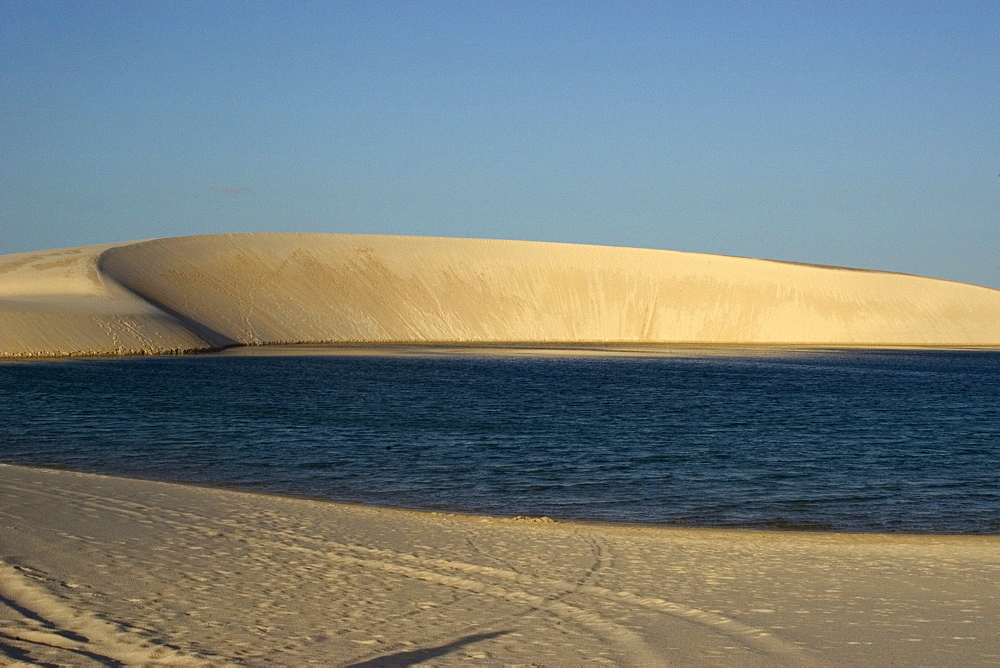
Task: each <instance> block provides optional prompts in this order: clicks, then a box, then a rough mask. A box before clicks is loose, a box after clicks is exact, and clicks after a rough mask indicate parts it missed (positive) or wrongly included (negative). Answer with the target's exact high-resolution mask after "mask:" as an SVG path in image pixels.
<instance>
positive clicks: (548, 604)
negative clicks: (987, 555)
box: [7, 485, 812, 665]
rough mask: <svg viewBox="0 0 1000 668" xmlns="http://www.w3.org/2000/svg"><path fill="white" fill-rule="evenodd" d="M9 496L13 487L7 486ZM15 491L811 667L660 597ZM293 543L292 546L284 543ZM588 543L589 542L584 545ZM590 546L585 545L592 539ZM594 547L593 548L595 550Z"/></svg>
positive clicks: (604, 632) (96, 498)
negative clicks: (679, 624)
mask: <svg viewBox="0 0 1000 668" xmlns="http://www.w3.org/2000/svg"><path fill="white" fill-rule="evenodd" d="M7 489H11V490H14V489H15V486H7ZM20 491H24V492H28V493H34V494H43V495H46V496H63V497H66V498H68V499H69V498H71V499H74V503H76V504H77V505H78V506H81V505H82V506H85V507H89V508H91V509H93V510H99V511H106V512H113V513H116V514H119V515H122V516H126V517H130V518H135V519H138V520H142V521H143V522H147V523H148V522H150V521H157V522H161V523H163V524H166V525H167V526H170V527H171V528H173V529H175V530H178V531H181V532H187V533H196V534H209V535H214V536H217V535H219V534H220V533H222V532H225V533H228V534H230V535H231V538H233V539H249V540H250V541H251V542H252V543H253V544H254V545H255V546H256V547H258V548H266V549H269V550H275V551H286V552H299V553H304V554H309V555H311V556H313V557H314V558H319V559H323V560H326V561H329V562H332V563H338V564H343V565H349V566H355V567H358V568H362V569H375V570H380V571H383V572H389V573H393V574H396V575H399V576H402V577H407V578H413V579H417V580H422V581H425V582H430V583H433V584H437V585H441V586H446V587H449V588H452V589H455V590H459V591H463V592H467V593H471V594H475V595H484V596H491V597H495V598H500V599H504V600H507V601H510V602H514V603H518V604H522V605H525V606H527V607H529V608H534V609H539V610H543V611H546V612H548V613H549V614H553V615H556V616H558V617H560V618H562V619H564V620H565V621H567V622H571V623H575V624H578V625H581V626H584V627H586V628H588V629H590V630H591V631H592V632H594V633H595V634H597V635H598V636H599V637H602V638H605V639H606V640H607V641H608V642H609V644H611V645H612V646H614V647H616V650H617V652H618V653H619V654H620V655H622V656H623V657H628V658H629V659H630V661H632V662H636V663H640V664H647V665H660V664H665V663H669V657H664V656H660V655H658V654H657V653H656V652H655V651H654V650H653V649H652V648H651V647H650V646H649V645H648V643H647V642H646V641H645V639H644V638H643V637H642V636H641V635H640V634H638V633H636V632H635V631H632V630H631V629H629V628H626V627H625V626H622V625H621V624H617V623H615V622H614V621H612V620H610V619H608V618H607V617H605V616H602V615H601V614H600V613H599V612H598V611H597V610H596V609H595V608H596V607H597V606H589V605H574V604H571V603H569V602H566V601H565V600H564V599H565V597H566V596H568V595H573V596H576V597H577V598H580V597H583V598H585V599H586V598H590V599H592V600H594V602H595V603H597V602H598V601H608V602H613V603H615V604H619V605H626V606H630V607H633V608H638V609H642V610H648V611H654V612H656V613H659V614H663V615H665V616H667V617H670V618H673V619H677V620H681V621H683V622H687V623H690V624H693V625H696V626H698V627H701V628H703V629H707V630H710V631H713V632H715V633H718V634H720V635H723V636H726V637H728V638H730V639H731V640H733V641H735V642H736V643H738V644H740V645H741V646H743V647H745V648H747V649H749V650H751V651H753V652H755V653H758V654H760V655H763V656H764V657H767V658H769V659H772V660H774V661H775V662H780V663H783V664H796V663H812V662H811V661H810V660H808V658H807V656H806V655H805V653H804V652H803V651H802V650H801V649H799V648H798V647H796V646H795V645H793V644H791V643H788V642H785V641H784V640H782V639H780V638H778V637H776V636H773V635H772V634H770V633H769V632H767V631H764V630H763V629H759V628H755V627H752V626H749V625H746V624H743V623H741V622H738V621H736V620H734V619H731V618H728V617H725V616H723V615H720V614H717V613H712V612H708V611H705V610H701V609H698V608H694V607H691V606H686V605H683V604H681V603H678V602H675V601H670V600H667V599H664V598H660V597H652V596H642V595H640V594H637V593H635V592H631V591H625V590H614V589H609V588H606V587H602V586H599V585H595V584H588V583H587V582H586V580H587V579H589V575H592V573H591V574H586V573H585V574H584V577H583V581H579V582H572V581H569V580H565V579H560V578H553V577H545V576H539V575H528V574H525V573H519V572H516V571H513V570H507V569H502V568H496V567H491V566H483V565H478V564H472V563H468V562H464V561H457V560H451V559H443V558H434V557H427V556H420V555H416V554H411V553H408V552H401V551H397V550H391V549H385V548H376V547H368V546H363V545H352V544H347V543H340V542H337V541H333V540H330V539H327V538H325V537H322V536H315V535H302V534H295V533H292V532H289V531H287V530H286V531H278V530H274V529H268V528H266V527H262V526H252V525H247V524H239V525H236V524H234V523H233V522H232V521H223V520H220V519H213V518H210V517H207V516H204V515H201V514H198V513H193V512H190V511H179V510H173V509H169V508H164V507H161V506H151V505H147V504H143V503H137V502H135V501H129V500H126V499H120V498H115V497H113V496H108V495H96V494H90V493H87V492H83V491H80V490H68V489H52V488H44V487H42V486H41V485H38V486H35V485H32V488H31V489H28V488H21V490H20ZM293 540H294V541H295V543H297V544H293V543H292V542H291V541H293ZM587 540H589V539H587ZM591 542H592V541H591ZM592 547H594V549H600V546H594V545H593V544H592Z"/></svg>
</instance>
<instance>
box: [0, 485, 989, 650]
mask: <svg viewBox="0 0 1000 668" xmlns="http://www.w3.org/2000/svg"><path fill="white" fill-rule="evenodd" d="M0 482H2V484H0V508H2V514H0V550H2V551H0V558H2V563H0V659H3V658H7V659H11V660H14V661H29V660H30V661H52V662H54V663H73V664H78V663H84V664H85V663H88V662H97V661H99V659H98V658H97V657H103V658H104V659H107V660H115V661H121V662H124V663H127V664H135V663H156V662H162V663H169V664H185V663H187V664H208V665H220V664H232V663H238V664H245V665H268V664H273V663H285V664H289V663H305V662H307V661H321V662H324V663H328V664H332V665H343V666H347V665H372V666H374V665H408V664H412V663H421V662H433V663H435V664H444V665H447V664H462V665H469V664H477V663H478V664H490V665H497V664H500V665H506V664H523V663H550V664H551V663H555V664H580V663H588V664H589V663H603V664H607V665H663V664H665V663H679V664H682V665H683V664H687V665H733V664H734V663H738V664H740V665H817V664H829V663H833V664H857V663H886V662H895V663H907V664H914V663H919V664H922V665H928V664H931V665H959V664H969V663H975V664H980V665H982V664H987V663H991V662H1000V639H997V637H996V634H995V632H994V629H993V623H994V620H995V619H996V617H997V616H1000V577H998V576H1000V549H998V548H1000V537H997V536H981V535H936V534H927V535H914V534H846V533H827V532H812V531H805V532H799V531H793V532H785V531H781V532H776V531H760V530H752V529H718V528H687V527H683V528H674V527H662V526H641V525H638V526H637V525H617V524H604V523H590V522H586V523H579V522H561V521H559V522H545V521H532V520H530V519H507V518H495V517H485V516H476V515H466V514H455V513H438V512H426V511H412V510H402V509H386V508H375V507H371V506H355V505H348V504H342V503H336V502H328V501H312V500H305V499H300V498H293V497H284V496H272V495H266V494H261V493H258V492H242V491H231V490H225V489H218V488H208V487H201V486H191V485H179V484H174V483H162V482H153V481H145V480H137V479H130V478H117V477H112V476H102V475H94V474H84V473H76V472H70V471H64V470H53V469H39V468H29V467H22V466H12V465H0Z"/></svg>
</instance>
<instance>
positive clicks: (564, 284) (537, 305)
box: [0, 234, 1000, 357]
mask: <svg viewBox="0 0 1000 668" xmlns="http://www.w3.org/2000/svg"><path fill="white" fill-rule="evenodd" d="M304 342H329V343H338V342H344V343H347V342H352V343H364V342H403V343H407V342H413V343H418V342H419V343H424V342H478V343H501V342H659V343H722V344H725V343H733V344H817V345H872V346H876V345H928V346H935V345H937V346H995V345H1000V291H998V290H993V289H990V288H985V287H979V286H974V285H968V284H963V283H956V282H952V281H944V280H938V279H932V278H923V277H919V276H910V275H905V274H895V273H888V272H878V271H864V270H850V269H842V268H836V267H819V266H812V265H803V264H794V263H785V262H775V261H770V260H755V259H748V258H736V257H726V256H715V255H703V254H697V253H680V252H674V251H663V250H644V249H634V248H616V247H603V246H582V245H572V244H555V243H541V242H524V241H494V240H482V239H451V238H430V237H397V236H376V235H347V234H222V235H206V236H193V237H176V238H167V239H157V240H152V241H140V242H133V243H121V244H109V245H102V246H86V247H80V248H72V249H63V250H57V251H46V252H39V253H21V254H17V255H8V256H2V257H0V356H2V357H26V356H60V355H102V354H103V355H109V354H110V355H114V354H159V353H177V352H184V351H193V350H210V349H216V348H222V347H226V346H231V345H255V344H269V343H304Z"/></svg>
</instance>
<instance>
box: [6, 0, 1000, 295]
mask: <svg viewBox="0 0 1000 668" xmlns="http://www.w3.org/2000/svg"><path fill="white" fill-rule="evenodd" d="M998 118H1000V2H996V1H995V0H989V1H986V2H962V1H955V0H950V1H942V2H921V1H919V0H911V1H907V2H890V1H884V2H876V1H874V0H871V1H868V2H848V1H839V2H838V1H832V0H831V1H829V2H819V1H816V2H810V1H808V0H796V1H791V2H777V1H776V2H767V1H760V2H745V1H742V2H712V1H709V0H704V1H702V0H687V1H685V2H670V1H661V2H620V1H619V2H590V1H587V0H574V1H572V2H570V1H567V2H551V1H550V2H546V1H542V0H537V1H530V2H529V1H523V2H515V1H505V2H487V1H485V0H483V1H478V2H473V1H463V2H446V1H433V2H432V1H428V2H419V1H417V0H409V1H406V2H378V1H373V0H366V1H360V0H359V1H356V2H354V1H352V2H335V1H327V2H281V3H278V2H273V3H272V2H252V1H241V2H212V1H210V0H201V1H198V2H184V1H174V2H153V1H139V0H131V1H129V2H101V1H93V2H80V1H77V0H74V1H72V2H49V1H45V0H30V1H22V0H0V253H13V252H20V251H27V250H37V249H43V248H56V247H63V246H74V245H81V244H90V243H103V242H108V241H123V240H129V239H141V238H150V237H161V236H175V235H184V234H204V233H214V232H242V231H297V232H359V233H385V234H419V235H435V236H459V237H489V238H504V239H534V240H543V241H565V242H575V243H594V244H608V245H621V246H639V247H649V248H666V249H673V250H685V251H697V252H706V253H722V254H728V255H742V256H750V257H765V258H771V259H779V260H792V261H799V262H815V263H822V264H837V265H847V266H858V267H867V268H877V269H888V270H894V271H904V272H910V273H917V274H926V275H932V276H939V277H943V278H950V279H955V280H962V281H968V282H973V283H979V284H983V285H989V286H992V287H998V288H1000V259H998V258H1000V252H998V251H1000V243H998V242H1000V216H998V212H1000V123H998Z"/></svg>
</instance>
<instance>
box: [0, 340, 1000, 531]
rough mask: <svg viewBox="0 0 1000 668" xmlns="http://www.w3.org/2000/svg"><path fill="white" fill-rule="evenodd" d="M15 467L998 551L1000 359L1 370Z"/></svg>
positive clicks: (836, 355) (250, 362)
mask: <svg viewBox="0 0 1000 668" xmlns="http://www.w3.org/2000/svg"><path fill="white" fill-rule="evenodd" d="M0 460H3V461H7V462H11V463H23V464H33V465H43V466H59V467H68V468H73V469H77V470H84V471H99V472H105V473H112V474H123V475H131V476H138V477H147V478H156V479H163V480H176V481H196V482H200V483H208V484H213V485H219V486H235V487H241V488H246V489H253V490H261V491H268V492H280V493H288V494H296V495H304V496H310V497H320V498H329V499H336V500H345V501H360V502H364V503H370V504H378V505H391V506H404V507H417V508H429V509H454V510H466V511H476V512H485V513H494V514H507V515H517V514H525V515H548V516H550V517H556V518H587V519H596V520H614V521H628V522H654V523H669V524H684V525H698V526H738V527H775V528H818V529H832V530H860V531H889V532H900V531H907V532H951V533H958V532H961V533H991V534H1000V352H995V351H994V352H989V351H987V352H961V351H951V352H941V351H860V352H859V351H825V352H824V351H813V352H795V351H787V352H783V353H779V354H767V355H764V354H761V355H743V356H718V355H712V356H691V357H665V356H659V357H629V356H626V357H621V356H619V357H593V356H584V357H579V356H577V357H551V356H544V357H517V356H503V355H498V356H434V357H419V356H417V357H377V356H367V357H358V356H336V355H326V356H305V357H295V356H280V357H279V356H276V357H239V356H225V355H220V356H211V355H206V356H192V357H158V358H130V359H93V360H76V361H55V362H30V363H4V364H0Z"/></svg>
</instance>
